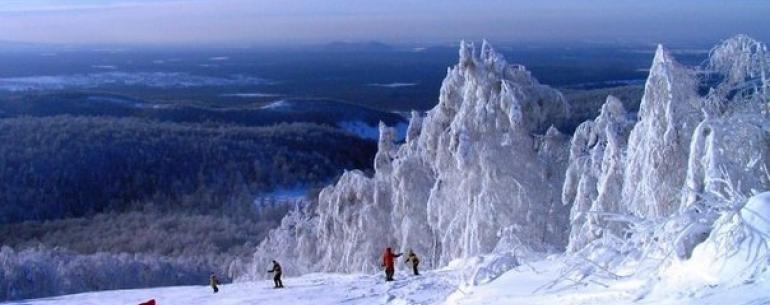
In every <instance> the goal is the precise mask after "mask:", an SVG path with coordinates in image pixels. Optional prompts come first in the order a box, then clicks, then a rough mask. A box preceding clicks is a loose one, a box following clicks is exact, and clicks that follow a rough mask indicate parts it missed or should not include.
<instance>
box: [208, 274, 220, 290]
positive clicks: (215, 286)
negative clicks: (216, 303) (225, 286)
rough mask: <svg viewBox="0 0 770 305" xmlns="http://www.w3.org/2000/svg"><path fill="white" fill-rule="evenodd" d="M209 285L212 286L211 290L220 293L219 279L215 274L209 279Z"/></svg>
mask: <svg viewBox="0 0 770 305" xmlns="http://www.w3.org/2000/svg"><path fill="white" fill-rule="evenodd" d="M209 285H211V289H214V293H217V292H219V287H218V286H219V279H217V276H216V275H215V274H213V273H212V274H211V277H209Z"/></svg>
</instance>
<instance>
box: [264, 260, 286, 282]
mask: <svg viewBox="0 0 770 305" xmlns="http://www.w3.org/2000/svg"><path fill="white" fill-rule="evenodd" d="M267 272H268V273H274V275H273V282H274V283H275V287H273V288H283V282H282V281H281V274H283V272H282V271H281V265H280V264H278V262H276V261H273V269H271V270H268V271H267Z"/></svg>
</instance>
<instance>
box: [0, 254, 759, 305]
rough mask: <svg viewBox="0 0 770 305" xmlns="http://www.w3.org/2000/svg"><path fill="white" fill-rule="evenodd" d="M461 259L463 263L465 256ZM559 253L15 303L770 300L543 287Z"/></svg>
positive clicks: (729, 294)
mask: <svg viewBox="0 0 770 305" xmlns="http://www.w3.org/2000/svg"><path fill="white" fill-rule="evenodd" d="M461 264H462V263H461ZM562 267H563V261H562V260H561V257H551V258H546V259H541V260H538V261H535V262H532V263H525V264H522V265H520V266H518V267H516V268H515V269H513V270H510V271H508V272H505V273H503V274H502V275H501V276H500V277H498V278H496V279H494V280H492V281H490V282H487V283H480V284H477V285H472V284H469V283H468V281H467V280H464V278H463V276H462V272H461V268H459V267H458V266H455V268H445V269H442V270H438V271H428V272H424V273H423V274H422V275H421V276H418V277H415V276H411V275H409V274H408V273H407V272H405V271H404V270H401V271H399V272H397V274H396V281H395V282H391V283H386V282H384V281H383V276H382V275H380V274H376V275H364V274H338V273H313V274H307V275H304V276H301V277H295V278H285V279H284V283H285V285H286V288H285V289H273V288H272V281H268V280H264V281H254V282H243V283H235V284H226V285H222V286H221V287H220V288H221V291H220V292H219V293H218V294H212V292H211V288H210V287H208V286H206V285H200V286H184V287H164V288H151V289H135V290H114V291H105V292H89V293H81V294H75V295H67V296H60V297H52V298H45V299H36V300H24V301H17V302H9V303H4V304H8V305H10V304H13V305H53V304H57V305H113V304H114V305H131V304H139V303H140V302H144V301H147V300H149V299H151V298H154V299H155V300H156V301H157V304H159V305H188V304H196V305H236V304H238V305H246V304H255V305H256V304H260V305H271V304H280V305H286V304H292V305H327V304H328V305H332V304H350V305H358V304H360V305H372V304H393V305H407V304H414V305H417V304H420V305H429V304H445V305H518V304H521V305H553V304H560V305H594V304H603V305H620V304H682V305H684V304H693V305H696V304H697V305H710V304H713V305H723V304H731V305H760V304H770V282H768V281H763V282H756V283H750V284H744V285H740V286H737V287H731V286H719V285H716V286H713V287H706V288H703V289H701V290H688V291H687V292H688V293H686V294H682V293H673V292H671V291H672V290H677V289H681V287H682V286H668V287H666V289H667V291H668V293H665V294H658V295H653V296H651V297H647V298H642V299H639V297H640V294H641V293H643V292H645V291H647V290H649V287H648V281H647V279H644V278H629V279H623V280H618V281H614V282H611V283H608V284H606V285H599V284H594V285H588V286H581V287H571V288H559V289H551V290H547V289H543V287H544V286H546V285H548V284H549V283H550V282H551V281H552V280H553V279H554V278H555V277H557V276H558V275H559V270H560V268H562Z"/></svg>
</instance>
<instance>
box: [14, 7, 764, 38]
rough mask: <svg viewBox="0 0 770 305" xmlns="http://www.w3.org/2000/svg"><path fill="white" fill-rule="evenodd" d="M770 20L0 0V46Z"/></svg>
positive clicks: (667, 31) (687, 14)
mask: <svg viewBox="0 0 770 305" xmlns="http://www.w3.org/2000/svg"><path fill="white" fill-rule="evenodd" d="M769 15H770V5H766V2H764V1H752V0H743V1H729V2H728V1H717V0H703V1H694V0H681V1H676V2H674V1H663V0H648V1H631V0H613V1H610V0H583V1H573V0H543V1H535V0H487V1H471V0H389V1H372V0H188V1H182V0H111V1H109V0H23V1H15V0H0V40H16V41H36V42H62V43H225V42H227V43H248V44H259V43H265V44H268V43H308V42H324V41H330V40H372V39H373V40H384V41H396V42H423V41H425V42H435V41H456V40H458V39H462V38H466V39H479V38H488V39H490V40H493V41H501V40H504V41H513V40H551V41H553V40H641V41H656V42H657V41H664V42H665V41H668V40H672V41H673V40H688V39H689V40H693V41H704V40H709V42H712V41H713V40H715V39H719V38H724V37H726V36H729V35H732V34H735V33H739V32H740V33H747V34H750V35H754V36H758V37H757V38H759V39H765V40H766V39H767V38H770V37H766V36H768V35H770V18H766V16H769ZM763 36H765V37H763Z"/></svg>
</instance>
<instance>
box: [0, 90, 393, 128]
mask: <svg viewBox="0 0 770 305" xmlns="http://www.w3.org/2000/svg"><path fill="white" fill-rule="evenodd" d="M285 103H286V104H287V105H291V106H290V107H287V108H286V109H278V110H276V109H270V108H267V109H265V108H261V107H258V106H254V105H241V106H237V107H217V106H218V105H210V104H209V105H194V104H184V103H170V104H156V103H152V102H148V101H144V100H141V99H135V98H131V97H127V96H122V95H116V94H108V93H92V92H63V93H31V94H23V95H19V96H9V97H0V118H3V117H20V116H35V117H43V116H57V115H73V116H110V117H136V118H144V119H149V120H153V121H158V122H174V123H206V124H210V125H214V124H216V125H239V126H251V127H256V126H271V125H275V124H281V123H297V122H305V123H314V124H319V125H328V126H334V127H340V126H338V124H339V122H344V121H358V120H360V121H364V122H367V123H369V124H370V125H374V126H376V125H377V123H378V122H379V121H383V122H385V123H386V124H388V125H391V126H392V125H396V124H398V123H405V122H406V121H405V119H404V118H403V117H401V116H399V115H397V114H394V113H389V112H384V111H379V110H374V109H370V108H366V107H362V106H359V105H355V104H350V103H346V102H342V101H337V100H330V99H312V98H308V99H287V100H285Z"/></svg>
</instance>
